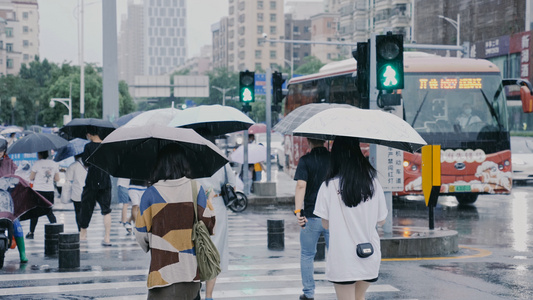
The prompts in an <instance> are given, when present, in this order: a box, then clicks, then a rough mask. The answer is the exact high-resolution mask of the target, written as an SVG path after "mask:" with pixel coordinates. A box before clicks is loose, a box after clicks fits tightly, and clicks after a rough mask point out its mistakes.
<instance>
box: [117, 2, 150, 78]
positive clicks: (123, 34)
mask: <svg viewBox="0 0 533 300" xmlns="http://www.w3.org/2000/svg"><path fill="white" fill-rule="evenodd" d="M143 20H144V6H143V4H142V2H139V1H137V2H135V1H133V0H129V1H128V15H127V16H124V17H123V18H122V22H121V24H120V35H119V38H118V53H119V54H120V55H119V56H118V69H119V74H118V76H119V79H120V80H124V81H126V82H127V83H128V84H130V85H131V84H133V83H134V79H135V76H136V75H143V74H144V67H145V64H144V59H145V57H144V35H143V34H141V33H142V32H144V21H143Z"/></svg>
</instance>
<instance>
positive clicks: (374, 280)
mask: <svg viewBox="0 0 533 300" xmlns="http://www.w3.org/2000/svg"><path fill="white" fill-rule="evenodd" d="M359 281H361V280H359ZM362 281H366V282H376V281H378V277H376V278H374V279H368V280H362ZM330 282H331V283H336V284H346V285H348V284H354V283H356V282H357V281H341V282H336V281H330Z"/></svg>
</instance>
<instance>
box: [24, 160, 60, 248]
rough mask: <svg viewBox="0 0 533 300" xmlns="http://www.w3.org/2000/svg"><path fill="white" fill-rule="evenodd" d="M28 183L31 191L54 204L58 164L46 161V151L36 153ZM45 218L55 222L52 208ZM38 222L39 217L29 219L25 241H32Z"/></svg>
mask: <svg viewBox="0 0 533 300" xmlns="http://www.w3.org/2000/svg"><path fill="white" fill-rule="evenodd" d="M30 181H32V182H33V190H35V191H36V192H37V193H39V194H41V196H43V197H44V198H46V200H48V201H49V202H50V203H52V204H54V182H57V181H59V164H58V163H57V162H55V161H53V160H51V159H48V151H41V152H39V153H37V161H36V162H35V163H34V164H33V166H32V167H31V173H30ZM46 216H47V217H48V221H50V223H52V224H53V223H55V222H56V221H57V220H56V216H55V215H54V212H53V210H52V208H50V211H49V212H48V213H47V214H46ZM38 221H39V217H37V218H31V220H30V231H29V232H28V234H26V238H27V239H33V235H34V232H35V228H36V227H37V222H38Z"/></svg>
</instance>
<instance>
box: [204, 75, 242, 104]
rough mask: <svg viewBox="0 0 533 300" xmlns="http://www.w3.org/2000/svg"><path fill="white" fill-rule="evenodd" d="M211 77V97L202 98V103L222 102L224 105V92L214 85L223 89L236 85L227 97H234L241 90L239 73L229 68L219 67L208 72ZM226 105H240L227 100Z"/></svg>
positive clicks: (228, 92)
mask: <svg viewBox="0 0 533 300" xmlns="http://www.w3.org/2000/svg"><path fill="white" fill-rule="evenodd" d="M207 76H208V77H209V98H207V99H201V101H199V102H201V103H202V104H221V105H222V93H221V92H220V91H219V90H217V89H215V88H213V86H216V87H219V88H221V89H228V88H232V87H235V88H234V89H232V90H229V91H227V92H226V98H227V97H234V96H237V95H238V90H239V73H238V72H232V71H230V70H228V69H227V68H217V69H214V70H213V71H210V72H208V73H207ZM226 105H230V106H234V107H240V105H237V103H236V102H233V101H228V100H226Z"/></svg>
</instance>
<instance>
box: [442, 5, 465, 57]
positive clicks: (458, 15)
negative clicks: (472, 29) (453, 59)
mask: <svg viewBox="0 0 533 300" xmlns="http://www.w3.org/2000/svg"><path fill="white" fill-rule="evenodd" d="M439 18H441V19H444V20H446V21H448V22H450V24H452V25H453V27H455V29H456V30H457V46H460V43H461V41H460V39H461V15H460V14H457V21H455V20H452V19H450V18H448V17H445V16H441V15H439ZM457 57H461V51H459V50H457Z"/></svg>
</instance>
